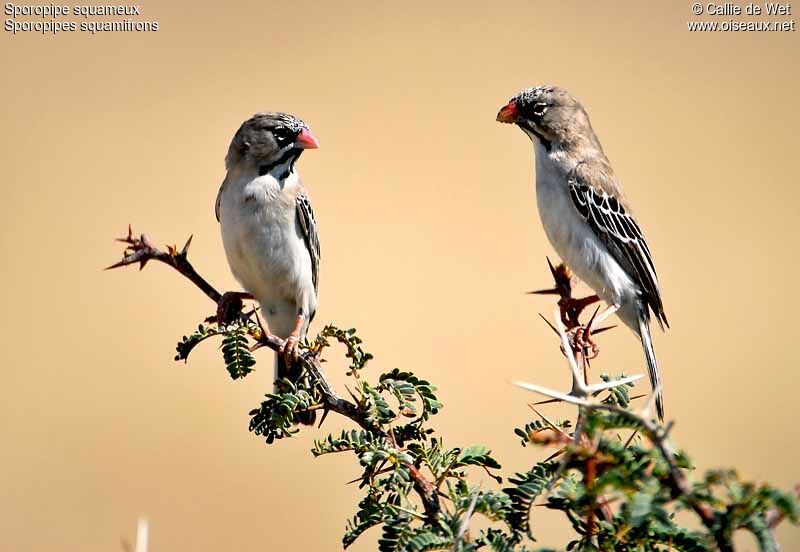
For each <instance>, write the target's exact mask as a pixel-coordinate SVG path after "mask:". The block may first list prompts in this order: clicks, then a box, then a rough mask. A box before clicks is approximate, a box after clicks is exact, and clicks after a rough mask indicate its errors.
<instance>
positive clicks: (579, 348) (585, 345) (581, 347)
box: [568, 324, 600, 360]
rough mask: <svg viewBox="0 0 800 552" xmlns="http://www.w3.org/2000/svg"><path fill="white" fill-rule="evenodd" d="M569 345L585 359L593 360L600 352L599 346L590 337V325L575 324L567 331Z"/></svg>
mask: <svg viewBox="0 0 800 552" xmlns="http://www.w3.org/2000/svg"><path fill="white" fill-rule="evenodd" d="M568 336H569V342H570V346H571V347H572V350H573V351H575V352H576V353H580V354H582V355H583V356H584V358H586V360H593V359H595V358H597V355H599V354H600V346H599V345H598V344H597V342H596V341H595V340H594V339H592V326H591V324H589V325H586V326H576V327H574V328H572V329H571V330H570V331H569V332H568Z"/></svg>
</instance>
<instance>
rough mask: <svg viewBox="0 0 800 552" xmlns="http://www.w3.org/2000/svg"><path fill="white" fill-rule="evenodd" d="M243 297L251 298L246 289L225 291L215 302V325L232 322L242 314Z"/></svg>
mask: <svg viewBox="0 0 800 552" xmlns="http://www.w3.org/2000/svg"><path fill="white" fill-rule="evenodd" d="M245 299H253V296H252V295H250V294H249V293H247V292H246V291H226V292H225V293H223V294H222V298H221V299H220V300H219V302H218V303H217V314H216V321H217V325H219V326H224V325H226V324H229V323H230V322H233V321H234V320H236V319H237V318H239V317H240V316H241V315H242V308H244V304H243V303H242V301H243V300H245Z"/></svg>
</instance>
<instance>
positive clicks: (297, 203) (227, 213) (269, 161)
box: [215, 113, 320, 423]
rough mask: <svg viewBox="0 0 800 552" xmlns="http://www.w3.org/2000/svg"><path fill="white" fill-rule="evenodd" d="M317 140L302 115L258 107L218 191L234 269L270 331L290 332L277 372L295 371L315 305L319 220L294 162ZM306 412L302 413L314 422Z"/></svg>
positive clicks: (233, 148)
mask: <svg viewBox="0 0 800 552" xmlns="http://www.w3.org/2000/svg"><path fill="white" fill-rule="evenodd" d="M317 147H319V143H318V142H317V140H316V138H314V136H313V135H312V134H311V131H310V130H309V129H308V126H306V124H305V123H304V122H303V121H301V120H300V119H298V118H297V117H294V116H292V115H288V114H286V113H258V114H256V115H254V116H253V117H251V118H250V119H248V120H247V121H245V122H244V123H242V126H241V127H239V130H238V131H237V132H236V135H235V136H234V137H233V140H232V141H231V145H230V147H229V148H228V155H227V156H226V157H225V166H226V168H227V175H226V176H225V180H224V181H223V182H222V186H220V189H219V193H218V194H217V203H216V208H215V211H216V215H217V220H218V221H219V222H220V228H221V232H222V242H223V244H224V246H225V254H226V256H227V258H228V264H229V265H230V268H231V271H232V272H233V275H234V276H235V277H236V279H237V280H238V281H239V283H241V284H242V287H244V289H245V290H247V292H248V293H249V294H250V295H252V297H253V298H254V299H255V300H256V301H258V303H259V304H260V306H261V315H262V316H263V317H264V318H265V319H266V321H267V325H268V326H269V330H270V332H271V333H272V334H274V335H277V336H278V337H281V338H283V339H285V340H286V346H285V349H284V351H283V354H276V356H275V379H278V378H282V377H291V375H290V371H289V369H290V367H291V364H292V361H293V360H296V358H297V351H298V341H299V340H300V339H303V338H304V337H305V335H306V331H307V330H308V325H309V323H310V322H311V320H313V318H314V314H315V313H316V311H317V298H318V295H317V294H318V284H319V259H320V247H319V237H318V235H317V223H316V221H315V219H314V213H313V211H312V210H311V203H310V202H309V200H308V196H307V195H306V191H305V188H304V187H303V184H302V183H301V182H300V177H299V175H298V174H297V169H296V167H295V164H296V162H297V159H298V158H299V157H300V154H302V153H303V150H306V149H314V148H317ZM311 414H313V412H312V413H311ZM308 418H310V420H309V419H306V420H303V419H302V418H301V421H304V422H307V423H313V416H308Z"/></svg>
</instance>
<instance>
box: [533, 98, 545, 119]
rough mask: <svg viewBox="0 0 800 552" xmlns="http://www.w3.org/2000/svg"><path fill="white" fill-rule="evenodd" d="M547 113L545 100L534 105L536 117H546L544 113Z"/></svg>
mask: <svg viewBox="0 0 800 552" xmlns="http://www.w3.org/2000/svg"><path fill="white" fill-rule="evenodd" d="M545 113H547V104H546V103H544V102H537V103H536V104H534V106H533V114H534V115H535V116H536V117H539V118H541V117H544V114H545Z"/></svg>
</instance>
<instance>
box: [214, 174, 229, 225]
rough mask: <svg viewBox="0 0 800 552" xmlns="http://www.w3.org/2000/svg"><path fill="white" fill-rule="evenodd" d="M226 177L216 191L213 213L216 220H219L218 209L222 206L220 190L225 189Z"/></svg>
mask: <svg viewBox="0 0 800 552" xmlns="http://www.w3.org/2000/svg"><path fill="white" fill-rule="evenodd" d="M227 181H228V179H227V177H226V178H225V180H223V181H222V184H220V185H219V191H218V192H217V200H216V201H215V202H214V215H216V217H217V222H219V209H220V207H221V206H222V190H224V189H225V182H227Z"/></svg>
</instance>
